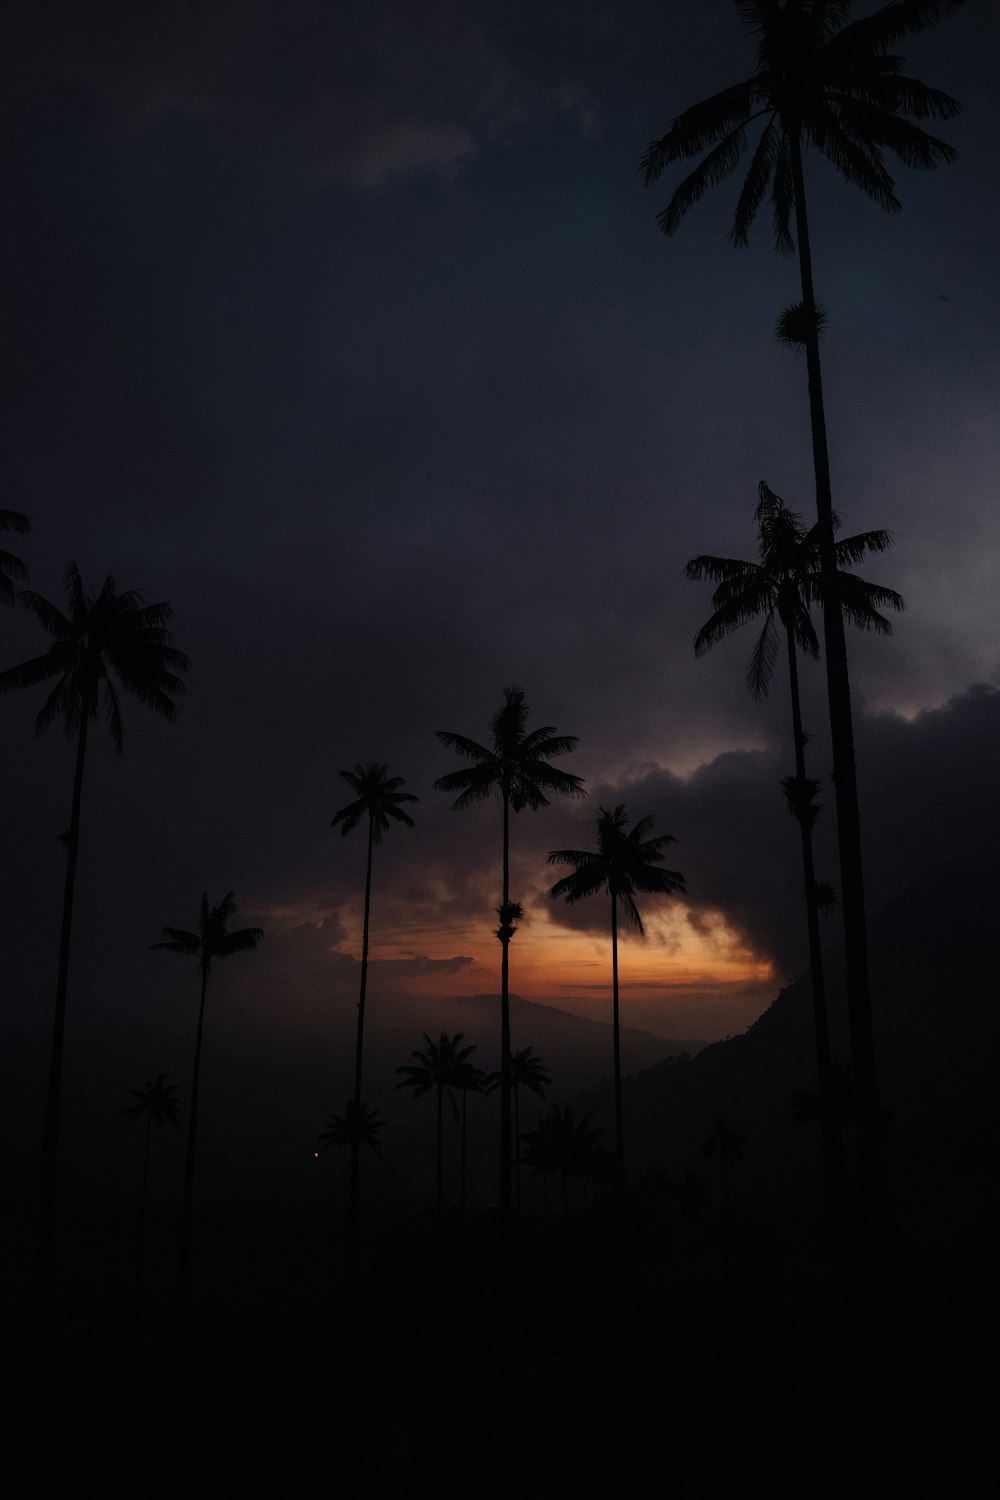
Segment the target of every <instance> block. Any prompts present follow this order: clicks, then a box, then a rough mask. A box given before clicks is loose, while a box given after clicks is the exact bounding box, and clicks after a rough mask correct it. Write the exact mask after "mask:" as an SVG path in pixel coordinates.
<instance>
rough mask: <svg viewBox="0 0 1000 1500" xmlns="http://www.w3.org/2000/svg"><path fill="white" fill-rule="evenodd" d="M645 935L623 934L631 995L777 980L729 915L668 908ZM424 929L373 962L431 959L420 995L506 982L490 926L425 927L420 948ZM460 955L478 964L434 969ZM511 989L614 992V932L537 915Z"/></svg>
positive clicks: (626, 987)
mask: <svg viewBox="0 0 1000 1500" xmlns="http://www.w3.org/2000/svg"><path fill="white" fill-rule="evenodd" d="M643 923H644V926H645V928H646V937H645V939H643V938H640V937H638V936H637V935H634V934H633V933H632V932H631V931H629V932H626V933H622V932H621V930H619V942H618V981H619V988H620V990H621V993H622V995H623V996H625V995H633V996H636V997H640V996H641V997H645V998H649V997H652V996H654V995H659V994H662V993H663V992H664V991H665V990H666V991H671V992H674V993H678V994H680V993H690V992H698V993H704V992H706V991H719V990H723V991H725V990H728V989H730V988H742V987H746V986H748V985H750V986H758V985H764V984H767V983H769V982H771V981H773V980H774V978H775V970H774V965H773V964H772V963H771V961H770V960H769V959H767V958H763V957H761V956H760V955H759V954H756V953H753V952H752V951H750V950H749V949H748V948H747V947H746V945H745V944H743V943H741V942H740V940H739V939H738V938H737V936H736V935H735V934H734V933H733V932H732V931H731V929H729V928H728V927H727V926H726V924H725V922H724V921H723V919H722V918H721V917H713V918H712V920H711V922H709V923H706V922H699V924H698V925H697V926H695V925H693V924H692V923H691V922H690V921H689V920H688V918H687V915H686V911H685V910H684V909H683V908H674V909H673V910H672V911H671V912H670V913H668V914H661V913H654V914H651V915H649V916H646V915H645V914H644V916H643ZM415 936H416V934H415V933H413V932H410V931H407V930H405V929H402V928H400V927H396V928H395V930H394V931H392V932H390V933H383V935H382V941H380V942H379V943H378V944H376V943H374V942H373V944H372V949H371V957H372V961H373V963H374V964H380V965H384V966H385V971H390V970H391V966H392V964H393V962H394V961H396V962H399V963H400V964H401V967H405V964H406V961H407V960H412V959H413V957H414V955H415V954H416V953H417V952H420V953H421V954H423V955H425V956H426V957H427V958H428V959H430V960H431V965H432V967H430V968H429V969H428V972H426V973H422V974H411V975H409V976H408V977H407V979H406V987H407V989H409V990H411V991H412V992H413V993H417V994H430V993H436V994H442V995H466V994H469V993H470V992H472V993H479V992H483V991H489V992H492V991H494V990H497V989H499V983H500V944H499V942H498V940H497V939H496V937H495V936H494V935H493V933H492V932H491V931H489V930H487V932H485V933H483V932H482V930H476V929H473V928H469V927H467V926H463V927H461V928H457V929H456V930H454V931H453V932H447V931H445V932H441V931H438V932H436V933H434V934H433V941H428V939H429V938H430V937H431V934H428V933H426V932H424V933H423V934H422V936H423V937H424V942H423V943H421V944H420V945H419V947H418V946H417V944H416V943H415V942H414V941H413V939H414V937H415ZM456 954H461V955H463V956H464V957H466V958H471V959H472V960H473V962H472V963H469V964H465V965H463V966H461V967H456V968H455V969H454V970H453V971H450V972H449V971H448V970H445V969H439V968H435V967H433V962H434V960H435V959H440V960H443V959H445V958H446V957H448V958H451V957H453V956H454V955H456ZM510 985H511V990H512V991H513V992H515V993H516V994H519V995H522V996H524V997H525V998H526V999H533V1000H540V1001H545V1000H549V999H556V998H557V997H559V996H569V995H577V994H578V995H581V996H585V995H591V994H594V993H602V994H610V992H611V933H610V930H609V931H608V932H607V933H606V934H599V933H591V932H579V931H574V930H573V929H571V928H567V927H562V926H559V925H558V924H556V923H555V922H553V921H552V920H551V919H550V918H549V916H548V914H547V913H545V912H544V911H543V912H542V913H539V914H536V913H531V915H530V918H529V919H528V920H526V921H525V922H524V923H523V924H522V926H521V927H520V928H519V929H518V932H517V934H516V936H515V937H514V939H513V941H512V942H511V948H510Z"/></svg>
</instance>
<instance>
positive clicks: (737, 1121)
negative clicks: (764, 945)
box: [581, 866, 1000, 1275]
mask: <svg viewBox="0 0 1000 1500" xmlns="http://www.w3.org/2000/svg"><path fill="white" fill-rule="evenodd" d="M998 910H1000V868H998V867H997V866H993V867H987V868H980V869H978V870H976V871H975V872H972V873H970V872H969V871H967V870H963V869H960V868H958V867H955V868H953V869H948V868H947V867H942V868H938V869H937V870H936V871H935V874H934V879H933V880H930V879H926V880H924V881H922V882H921V883H920V884H919V885H916V886H914V887H913V888H911V889H910V890H908V891H907V892H906V893H904V894H903V895H901V896H899V897H898V898H896V899H895V900H893V901H892V902H891V903H890V904H889V905H888V906H886V907H885V908H883V909H882V910H881V911H880V912H878V913H877V914H876V915H875V916H874V918H873V920H872V921H871V925H870V942H871V973H872V993H873V1002H874V1013H875V1041H876V1061H877V1067H878V1077H879V1085H880V1092H881V1097H882V1101H883V1105H884V1106H885V1108H887V1109H888V1111H889V1113H890V1123H889V1125H888V1128H887V1133H886V1137H885V1171H886V1179H887V1182H888V1186H889V1193H890V1197H891V1199H892V1202H893V1204H894V1207H895V1210H896V1216H897V1221H898V1225H899V1229H900V1233H901V1235H902V1238H903V1242H904V1243H905V1244H907V1245H909V1247H910V1250H911V1252H912V1256H913V1264H914V1266H915V1267H916V1266H926V1264H927V1262H928V1260H930V1261H932V1262H935V1263H936V1262H937V1261H938V1260H939V1259H941V1258H944V1259H945V1260H948V1259H951V1258H954V1259H955V1260H957V1261H960V1262H961V1263H962V1264H964V1265H967V1266H969V1267H970V1268H971V1269H973V1270H975V1269H977V1268H980V1269H981V1265H980V1263H981V1262H982V1263H983V1264H985V1262H986V1258H987V1257H990V1256H993V1255H995V1251H996V1226H997V1210H998V1190H1000V1174H998V1168H997V1163H998V1160H1000V1104H998V1100H1000V1095H998V1089H997V1068H998V1063H997V1058H998V1050H1000V983H998V977H997V954H996V930H997V915H996V914H997V912H998ZM827 962H828V972H829V983H830V988H831V1009H832V1012H833V1016H834V1019H835V1022H836V1027H835V1034H834V1051H835V1053H836V1054H837V1055H838V1056H840V1057H841V1058H843V1059H844V1060H845V1061H846V1060H847V1058H848V1056H849V1050H848V1042H847V1034H846V1022H845V1019H844V1015H845V1004H844V979H843V962H842V955H841V954H840V953H839V952H837V953H834V954H832V955H829V956H828V961H827ZM815 1087H816V1083H815V1052H814V1041H813V1024H812V1011H811V1000H810V991H809V986H808V983H807V982H806V981H799V982H798V983H796V984H793V985H791V986H789V987H788V988H787V989H785V990H784V991H782V993H781V994H780V995H779V996H778V997H777V999H776V1000H775V1001H774V1003H773V1004H772V1005H771V1006H770V1008H769V1009H768V1010H767V1011H765V1013H764V1014H763V1015H762V1016H761V1017H760V1019H759V1020H758V1021H757V1022H756V1023H755V1024H754V1025H753V1026H751V1027H750V1028H749V1030H748V1031H746V1032H745V1033H744V1034H743V1035H742V1036H738V1037H733V1038H731V1039H730V1040H727V1041H724V1042H716V1043H713V1044H712V1045H710V1046H707V1047H705V1048H704V1049H703V1050H702V1051H701V1052H700V1053H699V1054H698V1056H697V1057H694V1058H692V1059H691V1060H690V1061H681V1062H677V1061H674V1060H667V1061H663V1062H661V1063H658V1064H656V1065H654V1066H653V1067H651V1068H648V1069H646V1070H645V1071H644V1072H642V1073H641V1074H639V1075H638V1076H637V1077H634V1078H632V1079H630V1080H629V1081H628V1082H627V1084H626V1086H625V1128H626V1141H627V1149H628V1159H629V1166H630V1169H631V1170H633V1171H638V1170H640V1169H642V1168H644V1167H660V1168H663V1169H665V1170H666V1171H668V1172H669V1173H671V1174H673V1175H675V1176H677V1177H683V1175H684V1173H685V1172H686V1171H687V1170H693V1171H696V1172H698V1173H699V1174H700V1175H701V1176H703V1177H705V1178H707V1179H709V1181H710V1182H714V1179H715V1178H716V1177H717V1176H718V1167H717V1166H716V1165H715V1164H714V1163H712V1162H709V1161H706V1159H705V1157H704V1156H703V1154H702V1153H701V1151H700V1144H701V1142H702V1141H703V1140H705V1138H706V1136H707V1135H708V1132H709V1128H710V1125H711V1122H712V1120H713V1119H714V1118H715V1116H716V1115H720V1114H721V1115H723V1116H724V1118H725V1119H726V1121H727V1123H728V1124H729V1125H730V1127H731V1128H732V1129H735V1130H738V1131H740V1132H741V1133H742V1134H743V1135H745V1136H746V1138H747V1145H746V1149H745V1152H744V1156H743V1159H742V1161H741V1162H740V1163H739V1165H738V1166H737V1167H736V1168H735V1170H734V1174H733V1196H734V1208H736V1209H737V1210H738V1211H741V1212H742V1213H744V1214H745V1215H747V1216H749V1217H752V1218H754V1219H756V1220H758V1221H760V1222H761V1223H763V1224H767V1225H771V1226H775V1227H776V1228H777V1229H778V1230H779V1231H780V1233H781V1234H783V1235H788V1236H791V1237H792V1241H793V1242H795V1243H796V1248H797V1251H798V1252H800V1253H801V1251H802V1249H803V1246H808V1244H809V1242H810V1241H811V1240H812V1239H813V1238H814V1237H815V1235H816V1230H817V1226H818V1225H819V1223H820V1221H821V1219H822V1216H823V1211H824V1209H823V1194H822V1179H821V1169H820V1154H819V1153H820V1142H819V1133H818V1130H817V1129H816V1128H815V1127H797V1128H794V1127H793V1126H792V1124H791V1119H790V1110H789V1095H790V1092H791V1090H792V1089H795V1088H809V1089H814V1088H815ZM581 1102H582V1103H583V1104H584V1105H585V1107H588V1108H593V1109H594V1110H595V1111H596V1112H597V1114H598V1117H599V1118H601V1119H602V1120H603V1121H605V1122H606V1123H607V1124H608V1125H610V1123H611V1119H612V1101H611V1093H610V1089H609V1088H607V1087H601V1088H598V1089H596V1090H591V1091H588V1092H587V1093H586V1094H585V1096H584V1097H583V1099H582V1101H581ZM848 1144H849V1151H850V1153H851V1164H852V1165H853V1144H854V1143H853V1141H850V1142H849V1143H848ZM806 1258H808V1257H807V1256H806ZM914 1274H915V1275H917V1274H919V1273H918V1272H917V1271H916V1270H915V1271H914Z"/></svg>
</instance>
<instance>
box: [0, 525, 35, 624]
mask: <svg viewBox="0 0 1000 1500" xmlns="http://www.w3.org/2000/svg"><path fill="white" fill-rule="evenodd" d="M30 530H31V527H30V525H29V523H28V518H27V516H25V515H22V513H21V511H19V510H0V531H13V532H14V533H15V534H16V535H17V536H27V534H28V532H29V531H30ZM27 576H28V570H27V568H26V567H25V566H24V563H23V562H22V561H21V559H20V558H19V557H15V556H14V554H13V552H6V551H3V550H0V603H2V604H12V603H13V601H14V595H15V589H14V583H15V580H16V581H17V582H20V581H21V580H22V579H25V578H27Z"/></svg>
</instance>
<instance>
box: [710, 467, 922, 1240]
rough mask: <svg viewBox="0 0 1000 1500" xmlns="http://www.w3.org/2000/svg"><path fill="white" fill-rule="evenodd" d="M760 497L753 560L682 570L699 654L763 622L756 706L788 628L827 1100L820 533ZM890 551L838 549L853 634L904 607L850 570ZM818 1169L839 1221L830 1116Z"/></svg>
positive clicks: (798, 807)
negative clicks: (815, 729) (696, 608)
mask: <svg viewBox="0 0 1000 1500" xmlns="http://www.w3.org/2000/svg"><path fill="white" fill-rule="evenodd" d="M758 496H759V500H758V505H757V511H756V514H755V517H754V519H755V520H756V522H757V540H758V549H757V550H758V557H759V561H758V562H756V563H752V562H744V561H742V560H739V559H736V558H729V557H710V556H707V555H703V556H700V557H693V558H692V559H691V561H690V562H689V563H688V564H687V567H686V569H685V571H686V573H687V576H688V577H689V578H694V579H703V578H708V579H710V580H711V581H712V582H713V583H715V584H717V585H718V587H717V588H716V591H715V593H714V595H713V596H712V606H713V613H712V615H711V616H710V618H709V619H708V620H707V622H706V623H705V624H704V625H703V626H702V628H701V629H700V630H699V632H698V634H697V635H696V636H695V641H694V649H695V655H696V656H701V655H703V654H704V652H706V651H708V650H710V648H711V647H712V646H714V645H716V644H717V642H719V641H721V640H722V639H723V638H724V637H725V636H727V635H730V634H732V633H733V632H734V631H736V630H739V629H740V627H741V626H742V625H744V624H746V623H747V622H748V621H751V620H752V621H755V622H756V621H757V620H760V619H761V617H762V616H763V625H762V627H761V630H760V633H759V635H758V636H757V639H756V641H755V642H754V647H753V650H752V651H751V653H750V660H749V662H748V664H747V670H746V682H747V688H748V690H749V692H750V694H751V696H752V697H754V698H757V699H761V698H765V697H766V696H767V692H768V689H769V687H770V684H771V676H772V673H773V670H774V666H775V663H776V661H777V657H778V651H779V644H778V637H779V626H780V628H781V629H783V631H784V635H785V648H786V655H787V661H788V681H789V689H790V697H791V708H792V741H793V745H794V750H795V775H794V776H791V777H787V778H786V780H785V782H784V788H785V792H786V795H787V797H788V802H789V806H790V808H791V810H792V812H793V814H794V816H795V818H796V821H797V822H798V825H799V840H800V845H801V850H802V868H803V877H804V884H805V902H806V925H807V931H808V938H809V973H810V983H811V988H812V997H813V1019H814V1024H815V1032H816V1069H817V1075H818V1079H819V1087H820V1092H821V1093H828V1092H829V1089H830V1036H829V1024H828V1017H827V1005H826V984H825V979H824V974H823V958H822V947H821V943H820V934H819V912H820V906H821V904H822V903H821V895H822V887H821V885H820V883H819V882H817V880H816V871H815V864H814V860H813V843H812V830H813V825H814V824H815V821H816V816H817V813H818V811H819V809H818V807H817V804H816V800H815V799H816V793H817V791H818V790H819V787H818V783H817V782H815V781H811V780H810V779H809V777H808V776H807V775H806V762H805V746H806V742H807V738H808V736H807V735H806V734H805V733H804V731H803V727H802V707H801V701H800V697H799V669H798V654H797V653H798V650H802V651H804V652H805V653H806V655H807V656H812V657H815V656H818V654H819V642H818V640H817V637H816V631H815V629H814V627H813V622H812V618H811V616H810V613H809V606H810V604H812V603H817V602H822V599H823V596H824V580H823V575H822V570H821V567H820V558H819V536H818V532H819V528H818V526H813V527H811V528H810V529H808V530H807V529H806V527H805V526H804V525H803V523H802V520H801V517H800V516H799V515H798V514H797V513H796V512H795V511H793V510H790V509H789V508H788V506H787V505H785V503H784V501H783V500H782V499H781V497H780V496H779V495H776V494H775V493H774V491H773V490H772V489H771V488H770V487H769V486H768V484H767V483H766V482H765V481H764V480H763V479H762V480H761V481H760V484H759V486H758ZM834 521H835V525H836V527H837V529H838V530H839V526H840V522H839V518H837V517H834ZM891 545H892V538H891V536H890V535H889V533H888V532H887V531H865V532H861V533H859V534H858V535H857V536H851V537H843V538H840V539H839V540H838V542H837V569H838V571H837V585H838V591H839V595H840V600H841V607H842V609H843V611H844V614H845V616H846V617H847V619H848V620H849V621H850V622H851V624H852V625H856V626H857V627H858V628H859V629H861V630H871V631H875V632H878V633H880V634H882V635H891V633H892V626H891V625H890V623H889V621H888V620H887V619H886V618H885V616H884V615H883V614H881V613H880V612H879V611H880V608H882V609H886V608H888V609H896V610H900V609H902V608H903V600H902V599H901V597H900V596H899V594H897V593H896V592H895V590H893V589H888V588H883V587H881V586H880V585H878V584H874V583H868V582H866V580H865V579H863V578H859V577H857V575H856V574H854V573H851V572H848V571H847V570H848V567H849V566H850V565H851V564H854V563H857V562H860V561H862V560H863V559H864V558H865V557H868V556H870V555H871V554H873V553H881V552H885V551H887V550H888V548H889V547H890V546H891ZM823 1164H824V1174H825V1179H826V1190H827V1199H828V1202H829V1208H830V1214H831V1216H832V1219H833V1221H836V1219H837V1217H838V1215H839V1213H840V1211H841V1209H842V1208H843V1204H844V1194H845V1191H846V1184H845V1176H844V1155H843V1141H842V1137H841V1134H840V1132H839V1130H838V1129H837V1126H836V1122H835V1120H834V1119H833V1117H832V1116H830V1115H829V1114H826V1115H824V1124H823Z"/></svg>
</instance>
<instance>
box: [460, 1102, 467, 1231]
mask: <svg viewBox="0 0 1000 1500" xmlns="http://www.w3.org/2000/svg"><path fill="white" fill-rule="evenodd" d="M468 1098H469V1090H468V1089H463V1090H462V1177H461V1195H460V1203H461V1210H462V1223H463V1224H464V1223H465V1111H466V1104H467V1102H468Z"/></svg>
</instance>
